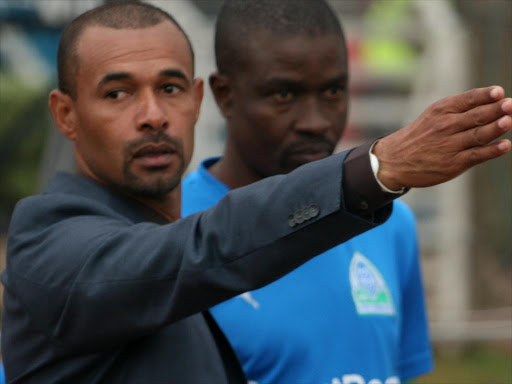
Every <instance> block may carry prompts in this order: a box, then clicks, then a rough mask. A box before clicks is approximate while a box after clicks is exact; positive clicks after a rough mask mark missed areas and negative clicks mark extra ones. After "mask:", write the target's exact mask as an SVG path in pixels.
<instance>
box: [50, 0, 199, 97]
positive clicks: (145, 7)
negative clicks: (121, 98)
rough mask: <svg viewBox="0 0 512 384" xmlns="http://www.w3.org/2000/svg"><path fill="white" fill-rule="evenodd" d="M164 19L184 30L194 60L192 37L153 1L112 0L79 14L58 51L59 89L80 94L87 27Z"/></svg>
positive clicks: (120, 26) (137, 25) (151, 23)
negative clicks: (80, 52) (80, 53)
mask: <svg viewBox="0 0 512 384" xmlns="http://www.w3.org/2000/svg"><path fill="white" fill-rule="evenodd" d="M164 21H168V22H171V23H172V24H174V25H175V26H176V27H178V29H179V30H180V31H181V32H182V33H183V35H184V36H185V38H186V40H187V43H188V46H189V48H190V55H191V56H192V63H193V62H194V51H193V49H192V44H191V43H190V39H189V38H188V36H187V34H186V33H185V32H184V31H183V28H181V26H180V25H179V24H178V23H177V21H176V20H175V19H174V18H173V17H172V16H171V15H169V14H168V13H167V12H165V11H163V10H161V9H160V8H157V7H155V6H153V5H150V4H145V3H140V2H138V1H123V2H121V1H120V2H113V3H109V4H106V5H103V6H101V7H98V8H94V9H92V10H90V11H89V12H86V13H84V14H82V15H80V16H79V17H77V18H76V19H74V20H73V21H72V22H71V24H70V25H68V26H67V27H66V29H64V32H63V33H62V36H61V39H60V42H59V51H58V54H57V69H58V79H59V89H60V90H61V91H62V92H64V93H66V94H68V95H70V96H71V97H72V98H76V96H77V90H76V75H77V73H78V69H79V67H80V60H79V57H78V50H77V47H78V41H79V40H80V37H81V35H82V33H83V31H84V30H85V29H86V28H87V27H90V26H100V27H107V28H114V29H141V28H148V27H152V26H154V25H157V24H159V23H162V22H164Z"/></svg>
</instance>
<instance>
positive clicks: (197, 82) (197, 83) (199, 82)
mask: <svg viewBox="0 0 512 384" xmlns="http://www.w3.org/2000/svg"><path fill="white" fill-rule="evenodd" d="M193 87H194V101H195V119H196V123H197V120H198V119H199V113H200V112H201V102H202V101H203V95H204V81H203V79H201V78H197V79H194V84H193Z"/></svg>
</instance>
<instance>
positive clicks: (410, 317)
mask: <svg viewBox="0 0 512 384" xmlns="http://www.w3.org/2000/svg"><path fill="white" fill-rule="evenodd" d="M394 209H398V210H400V211H401V212H400V213H401V215H402V216H403V217H404V220H403V223H405V224H404V225H405V226H406V227H405V228H403V229H404V230H406V233H407V236H406V238H405V241H404V244H403V246H404V247H405V249H406V251H407V252H406V254H407V256H408V260H407V261H408V262H407V267H406V269H405V275H404V276H403V280H402V281H403V286H402V324H401V337H400V361H399V372H400V377H401V379H402V380H407V379H410V378H413V377H416V376H419V375H422V374H425V373H428V372H429V371H431V370H432V369H433V361H432V350H431V346H430V338H429V332H428V321H427V313H426V308H425V298H424V292H423V283H422V276H421V268H420V262H419V251H418V237H417V230H416V223H415V219H414V214H413V213H412V211H411V210H410V208H409V207H407V206H406V205H405V204H404V203H402V202H399V201H397V202H395V205H394Z"/></svg>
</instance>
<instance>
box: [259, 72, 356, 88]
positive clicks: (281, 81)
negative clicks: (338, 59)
mask: <svg viewBox="0 0 512 384" xmlns="http://www.w3.org/2000/svg"><path fill="white" fill-rule="evenodd" d="M347 81H348V74H347V73H342V74H340V75H338V76H334V77H332V78H330V79H327V80H326V81H325V82H323V83H322V84H321V85H320V88H325V87H328V86H330V85H333V84H340V83H342V84H345V83H347ZM301 84H302V81H300V80H295V79H287V78H279V77H275V78H270V79H268V80H267V81H265V82H264V83H263V84H262V86H263V87H269V88H274V87H276V88H278V87H290V88H295V87H299V88H301Z"/></svg>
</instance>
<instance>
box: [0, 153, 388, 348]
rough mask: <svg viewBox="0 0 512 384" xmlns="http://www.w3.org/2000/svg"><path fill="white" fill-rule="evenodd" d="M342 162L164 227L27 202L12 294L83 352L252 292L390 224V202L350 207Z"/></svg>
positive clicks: (241, 192) (78, 205) (60, 200)
mask: <svg viewBox="0 0 512 384" xmlns="http://www.w3.org/2000/svg"><path fill="white" fill-rule="evenodd" d="M345 156H346V153H344V154H339V155H335V156H331V157H330V158H328V159H325V160H323V161H321V162H315V163H311V164H308V165H306V166H303V167H301V168H299V169H298V170H296V171H294V172H292V173H291V174H289V175H286V176H276V177H272V178H268V179H265V180H263V181H262V182H259V183H255V184H253V185H251V186H248V187H244V188H240V189H237V190H235V191H233V192H231V193H229V194H228V195H227V196H226V197H225V198H224V199H222V200H221V201H220V202H219V204H218V205H217V206H216V207H214V208H212V209H210V210H208V211H205V212H201V213H198V214H195V215H192V216H189V217H187V218H185V219H181V220H178V221H176V222H174V223H171V224H166V225H158V224H155V223H150V222H139V223H134V222H133V221H132V220H130V219H129V218H128V216H129V215H128V216H125V215H123V213H122V212H119V211H116V210H114V209H111V207H110V206H109V204H105V203H104V202H101V201H97V200H95V199H90V198H88V197H87V196H86V194H85V195H73V194H66V193H48V194H43V195H39V196H35V197H31V198H28V199H25V200H23V201H21V202H20V203H19V204H18V206H17V207H16V210H15V213H14V215H13V218H12V221H11V226H10V233H9V240H8V261H7V272H6V273H4V275H3V282H4V284H5V287H6V290H7V291H8V297H10V298H11V300H13V298H14V299H15V300H16V305H17V308H18V309H20V310H21V308H22V309H23V311H26V312H27V313H28V314H29V318H30V320H29V321H30V326H31V327H32V328H33V329H34V330H36V331H39V332H43V333H44V334H46V335H47V337H48V338H50V339H51V340H52V342H54V343H56V344H58V345H60V346H61V347H62V348H65V349H66V350H69V351H75V352H80V353H84V352H87V351H97V350H101V349H108V348H111V347H113V346H116V345H119V343H120V342H122V343H124V342H129V341H130V340H133V339H136V338H138V337H140V336H143V335H145V334H148V333H151V332H152V331H154V330H155V329H157V328H159V327H162V326H164V325H167V324H170V323H172V322H175V321H178V320H180V319H183V318H185V317H187V316H190V315H192V314H195V313H198V312H200V311H203V310H206V309H207V308H209V307H211V306H213V305H215V304H218V303H219V302H221V301H224V300H226V299H228V298H231V297H233V296H235V295H237V294H239V293H242V292H246V291H249V290H254V289H256V288H259V287H261V286H263V285H265V284H268V283H270V282H271V281H273V280H276V279H277V278H279V277H281V276H282V275H284V274H285V273H287V272H289V271H291V270H292V269H294V268H296V267H297V266H299V265H301V264H302V263H304V262H306V261H307V260H309V259H310V258H312V257H313V256H315V255H317V254H319V253H321V252H323V251H325V250H327V249H329V248H332V247H333V246H334V245H336V244H338V243H341V242H343V241H345V240H347V239H349V238H351V237H353V236H355V235H357V234H359V233H362V232H364V231H366V230H368V229H371V228H373V227H375V226H376V225H378V224H380V223H382V222H384V221H385V220H386V219H387V217H389V215H390V213H391V205H385V206H384V207H383V208H380V209H378V210H377V211H375V215H372V217H371V218H368V217H363V216H360V215H355V214H352V213H349V212H348V211H347V209H346V207H345V201H344V195H343V192H342V184H343V182H342V179H343V172H342V169H343V167H342V164H343V161H344V159H345ZM311 205H316V206H318V208H319V214H318V216H316V217H314V218H312V219H310V220H307V221H305V222H304V223H302V224H300V225H296V226H294V227H291V226H290V225H289V222H288V218H289V216H290V214H292V213H293V212H295V211H297V210H298V209H301V208H303V207H307V206H311ZM13 332H15V331H13Z"/></svg>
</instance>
